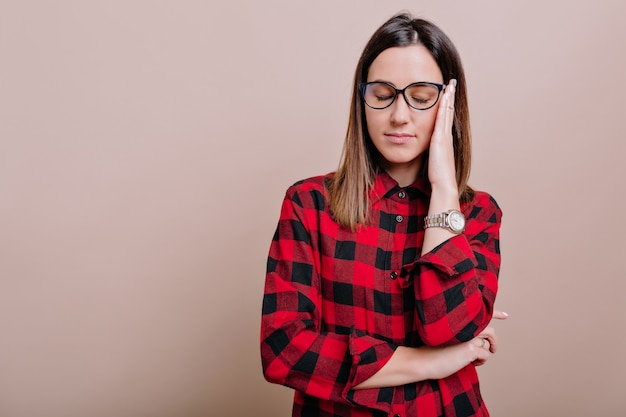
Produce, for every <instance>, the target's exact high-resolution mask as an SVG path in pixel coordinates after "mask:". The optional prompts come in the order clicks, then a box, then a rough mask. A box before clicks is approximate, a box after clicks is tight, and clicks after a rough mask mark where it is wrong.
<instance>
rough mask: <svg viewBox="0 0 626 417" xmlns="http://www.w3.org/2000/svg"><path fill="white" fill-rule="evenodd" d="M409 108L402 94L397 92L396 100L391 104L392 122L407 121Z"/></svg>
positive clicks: (403, 122)
mask: <svg viewBox="0 0 626 417" xmlns="http://www.w3.org/2000/svg"><path fill="white" fill-rule="evenodd" d="M410 112H411V109H410V107H409V105H408V104H407V102H406V99H405V98H404V95H403V94H398V97H396V100H395V101H394V102H393V104H392V105H391V122H392V123H394V124H405V123H407V122H408V121H409V114H410Z"/></svg>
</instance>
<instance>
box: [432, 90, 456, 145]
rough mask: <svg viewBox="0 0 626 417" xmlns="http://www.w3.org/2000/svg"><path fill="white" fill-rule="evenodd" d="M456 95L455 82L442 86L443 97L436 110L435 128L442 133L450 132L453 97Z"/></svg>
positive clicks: (452, 115) (452, 119)
mask: <svg viewBox="0 0 626 417" xmlns="http://www.w3.org/2000/svg"><path fill="white" fill-rule="evenodd" d="M455 93H456V80H455V79H452V80H450V82H449V83H448V84H447V85H445V86H444V90H443V97H441V103H439V109H438V110H437V126H436V127H438V128H440V129H443V131H442V132H441V133H443V132H452V124H453V122H454V97H455Z"/></svg>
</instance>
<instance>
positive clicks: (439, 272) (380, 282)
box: [261, 172, 501, 417]
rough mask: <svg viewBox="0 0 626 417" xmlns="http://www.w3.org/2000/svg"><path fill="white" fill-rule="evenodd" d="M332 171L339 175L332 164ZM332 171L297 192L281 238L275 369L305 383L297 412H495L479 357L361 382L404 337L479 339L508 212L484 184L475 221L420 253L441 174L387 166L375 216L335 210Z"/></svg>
mask: <svg viewBox="0 0 626 417" xmlns="http://www.w3.org/2000/svg"><path fill="white" fill-rule="evenodd" d="M330 175H332V174H330ZM328 178H329V176H320V177H315V178H311V179H308V180H305V181H301V182H299V183H296V184H294V185H293V186H292V187H290V188H289V190H288V191H287V194H286V197H285V200H284V202H283V206H282V210H281V214H280V219H279V223H278V227H277V229H276V232H275V235H274V238H273V240H272V243H271V246H270V251H269V257H268V263H267V275H266V281H265V292H264V298H263V315H262V323H261V357H262V363H263V371H264V375H265V378H266V379H267V380H268V381H270V382H274V383H278V384H282V385H286V386H288V387H291V388H294V389H295V390H296V392H295V397H294V405H293V416H298V417H305V416H306V417H312V416H324V417H331V416H333V417H336V416H343V417H366V416H367V417H370V416H392V417H400V416H402V417H404V416H420V417H421V416H425V417H430V416H456V417H458V416H488V415H489V413H488V411H487V409H486V407H485V405H484V403H483V400H482V398H481V395H480V391H479V386H478V378H477V374H476V370H475V368H474V366H473V365H469V366H467V367H466V368H464V369H462V370H460V371H459V372H457V373H455V374H453V375H451V376H449V377H447V378H444V379H441V380H428V381H422V382H418V383H414V384H407V385H404V386H399V387H390V388H381V389H363V390H354V389H353V387H355V386H356V385H358V384H360V383H361V382H363V381H365V380H366V379H368V378H369V377H371V376H372V375H373V374H375V373H376V372H377V371H378V370H379V369H380V368H381V367H382V366H383V365H385V363H386V362H387V361H388V360H389V359H390V357H391V355H392V354H393V353H394V351H395V349H396V348H397V347H398V346H414V347H419V346H423V345H430V346H442V345H450V344H455V343H461V342H465V341H468V340H471V339H472V338H473V337H475V336H476V335H478V334H479V333H480V332H481V331H482V330H483V329H484V328H485V327H486V326H487V324H488V323H489V321H490V320H491V316H492V309H493V303H494V301H495V297H496V291H497V287H498V281H497V280H498V272H499V267H500V249H499V228H500V219H501V211H500V208H499V207H498V205H497V203H496V202H495V200H494V199H493V198H492V197H491V196H489V195H488V194H486V193H484V192H477V193H476V196H475V198H474V199H473V201H472V202H470V203H467V204H462V206H461V210H462V211H463V212H464V214H465V216H466V219H467V220H466V230H465V232H463V233H462V234H460V235H456V236H454V237H452V238H450V239H449V240H447V241H446V242H444V243H442V244H441V245H439V246H438V247H436V248H435V249H433V250H432V251H431V252H429V253H427V254H424V255H423V256H422V255H421V253H420V252H421V245H422V241H423V238H424V228H423V224H424V217H425V216H426V215H427V212H428V204H429V196H430V184H429V183H428V181H427V180H418V181H417V182H416V183H414V184H413V185H411V186H408V187H403V188H401V187H399V186H398V183H397V182H396V181H394V180H393V179H392V178H391V177H390V176H389V175H387V174H386V173H384V172H382V173H380V174H378V176H377V177H376V180H375V184H374V186H373V188H372V190H371V194H370V198H371V199H370V201H371V209H372V212H371V224H372V225H371V226H364V227H361V228H360V229H358V230H357V231H356V232H351V231H350V230H347V229H346V228H343V227H341V226H339V225H338V224H337V223H336V222H335V221H334V220H333V219H332V217H331V214H330V212H329V209H328V202H327V199H326V193H325V190H324V182H325V181H327V180H328Z"/></svg>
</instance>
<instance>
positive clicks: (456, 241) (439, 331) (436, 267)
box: [401, 193, 502, 346]
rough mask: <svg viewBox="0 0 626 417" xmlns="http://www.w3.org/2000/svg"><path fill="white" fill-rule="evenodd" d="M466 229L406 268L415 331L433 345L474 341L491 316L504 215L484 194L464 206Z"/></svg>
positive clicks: (405, 274) (478, 195)
mask: <svg viewBox="0 0 626 417" xmlns="http://www.w3.org/2000/svg"><path fill="white" fill-rule="evenodd" d="M462 210H463V212H464V214H465V216H466V219H467V220H466V229H465V231H464V232H463V233H462V234H459V235H456V236H454V237H452V238H450V239H448V240H447V241H445V242H443V243H442V244H440V245H439V246H437V247H436V248H434V249H433V250H432V251H430V252H428V253H426V254H424V255H422V256H421V257H419V258H418V259H417V260H416V261H415V262H414V263H413V264H410V265H407V266H405V268H403V271H402V274H401V275H402V279H403V280H404V283H405V285H407V286H409V285H412V286H413V288H414V291H415V300H416V303H415V305H416V309H417V314H418V317H419V320H418V326H417V330H418V333H419V334H420V336H421V338H422V340H423V341H424V343H426V344H427V345H430V346H441V345H450V344H456V343H461V342H465V341H468V340H471V339H472V338H474V337H476V336H477V335H478V334H479V333H480V332H481V331H482V330H484V329H485V327H487V325H488V324H489V321H490V320H491V317H492V314H493V304H494V302H495V297H496V293H497V290H498V274H499V271H500V238H499V233H500V224H501V218H502V211H501V209H500V207H499V206H498V204H497V203H496V201H495V200H494V199H493V198H492V197H491V196H489V195H488V194H486V193H477V195H476V197H475V198H474V200H473V201H472V202H471V203H468V204H466V205H464V206H463V207H462Z"/></svg>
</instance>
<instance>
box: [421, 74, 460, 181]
mask: <svg viewBox="0 0 626 417" xmlns="http://www.w3.org/2000/svg"><path fill="white" fill-rule="evenodd" d="M444 88H445V89H444V92H443V97H441V101H440V102H439V108H438V109H437V119H436V120H435V127H434V129H433V134H432V137H431V139H430V148H429V156H428V179H429V180H430V183H431V185H432V188H433V189H434V188H437V187H441V188H444V189H453V190H457V183H456V165H455V162H454V146H453V138H452V125H453V122H454V95H455V92H456V80H454V79H453V80H450V82H449V83H448V85H446V86H445V87H444ZM457 192H458V191H457Z"/></svg>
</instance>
